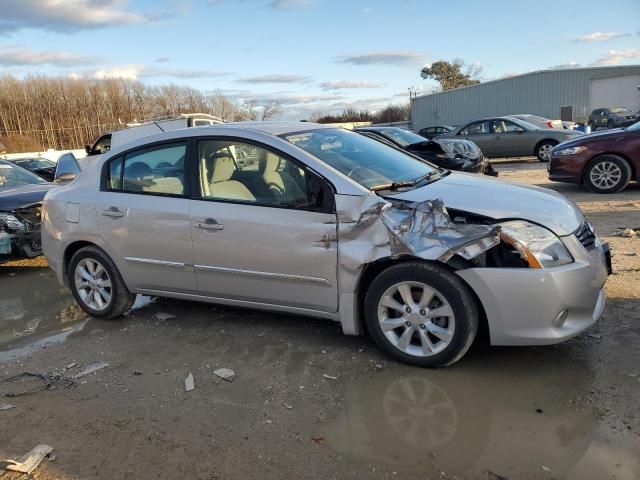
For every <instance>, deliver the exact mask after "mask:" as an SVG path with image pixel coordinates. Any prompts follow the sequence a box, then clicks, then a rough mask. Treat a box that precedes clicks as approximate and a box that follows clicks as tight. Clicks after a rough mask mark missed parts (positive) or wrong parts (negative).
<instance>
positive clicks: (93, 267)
mask: <svg viewBox="0 0 640 480" xmlns="http://www.w3.org/2000/svg"><path fill="white" fill-rule="evenodd" d="M74 281H75V287H76V290H77V292H78V296H79V297H80V299H81V300H82V302H83V303H84V304H85V305H86V306H87V307H89V308H90V309H92V310H95V311H98V312H99V311H102V310H105V309H106V308H108V307H109V305H110V304H111V297H112V293H113V287H112V285H111V278H109V274H108V273H107V271H106V269H105V268H104V266H103V265H102V264H101V263H100V262H99V261H97V260H95V259H93V258H83V259H82V260H80V261H79V262H78V264H77V265H76V268H75V272H74Z"/></svg>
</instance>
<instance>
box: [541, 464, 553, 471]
mask: <svg viewBox="0 0 640 480" xmlns="http://www.w3.org/2000/svg"><path fill="white" fill-rule="evenodd" d="M542 470H544V471H545V472H550V471H551V469H550V468H548V467H545V466H544V465H542Z"/></svg>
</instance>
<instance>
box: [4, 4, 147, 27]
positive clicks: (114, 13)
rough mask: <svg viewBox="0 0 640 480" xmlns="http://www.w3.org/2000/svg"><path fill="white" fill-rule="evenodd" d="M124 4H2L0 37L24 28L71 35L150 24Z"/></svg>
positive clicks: (143, 16) (145, 18)
mask: <svg viewBox="0 0 640 480" xmlns="http://www.w3.org/2000/svg"><path fill="white" fill-rule="evenodd" d="M127 6H128V0H99V1H98V0H2V14H1V15H0V33H2V32H12V31H16V30H21V29H24V28H37V29H42V30H51V31H55V32H73V31H77V30H83V29H92V28H102V27H107V26H112V25H128V24H134V23H143V22H147V21H150V17H147V16H145V15H142V14H140V13H136V12H133V11H131V10H129V9H128V8H127Z"/></svg>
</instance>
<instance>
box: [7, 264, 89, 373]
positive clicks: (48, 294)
mask: <svg viewBox="0 0 640 480" xmlns="http://www.w3.org/2000/svg"><path fill="white" fill-rule="evenodd" d="M14 270H15V269H9V268H7V269H4V268H2V269H0V362H3V361H7V360H11V359H14V358H18V357H21V356H24V355H29V354H30V353H32V352H33V351H35V350H37V349H39V348H43V347H46V346H47V345H49V344H52V343H57V342H61V341H63V340H64V339H65V338H66V337H67V336H69V335H70V334H72V333H74V332H76V331H78V330H79V329H81V328H82V326H83V325H84V323H85V322H86V319H87V317H86V316H85V315H84V313H83V312H82V311H81V310H80V309H79V308H78V307H77V306H76V305H75V303H74V301H73V298H72V297H71V293H70V292H69V290H67V289H65V288H62V287H60V285H59V284H58V282H57V280H56V278H55V275H54V273H53V272H52V271H51V270H49V269H48V268H19V269H17V271H14Z"/></svg>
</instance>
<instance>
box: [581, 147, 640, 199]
mask: <svg viewBox="0 0 640 480" xmlns="http://www.w3.org/2000/svg"><path fill="white" fill-rule="evenodd" d="M583 178H584V184H585V185H586V186H587V188H588V189H589V190H591V191H592V192H595V193H616V192H619V191H621V190H624V189H625V188H626V186H627V185H628V184H629V181H630V180H631V167H629V164H628V163H627V161H626V160H625V159H623V158H620V157H618V156H615V155H602V156H600V157H596V158H594V159H593V160H592V161H591V163H589V165H588V166H587V168H586V169H585V171H584V176H583Z"/></svg>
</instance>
